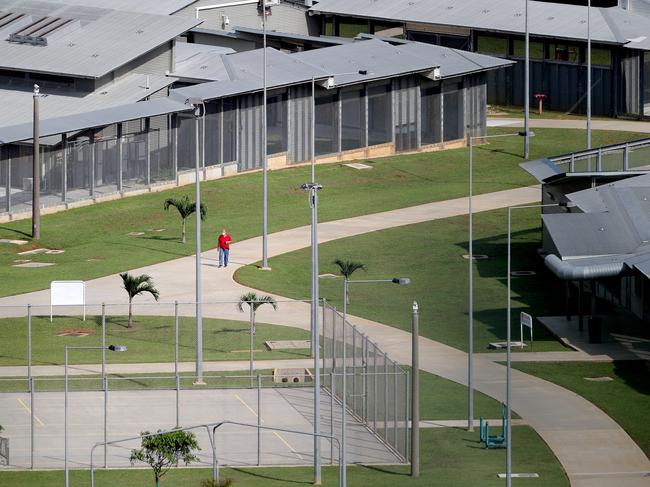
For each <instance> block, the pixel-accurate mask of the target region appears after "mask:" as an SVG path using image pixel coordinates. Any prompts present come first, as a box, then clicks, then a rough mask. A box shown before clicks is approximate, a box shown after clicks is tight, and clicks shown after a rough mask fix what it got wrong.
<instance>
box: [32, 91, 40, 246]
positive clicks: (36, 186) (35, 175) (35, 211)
mask: <svg viewBox="0 0 650 487" xmlns="http://www.w3.org/2000/svg"><path fill="white" fill-rule="evenodd" d="M33 96H34V136H33V142H34V146H33V154H32V162H33V165H32V238H33V239H34V240H38V239H40V238H41V160H40V155H41V148H40V142H41V141H40V130H41V129H40V114H39V109H40V107H39V98H40V97H41V95H40V93H39V88H38V85H34V95H33Z"/></svg>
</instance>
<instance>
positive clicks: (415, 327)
mask: <svg viewBox="0 0 650 487" xmlns="http://www.w3.org/2000/svg"><path fill="white" fill-rule="evenodd" d="M419 324H420V308H419V306H418V303H417V302H416V301H413V317H412V321H411V375H412V376H413V379H412V380H411V477H419V476H420V344H419V340H420V331H419Z"/></svg>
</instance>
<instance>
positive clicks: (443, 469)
mask: <svg viewBox="0 0 650 487" xmlns="http://www.w3.org/2000/svg"><path fill="white" fill-rule="evenodd" d="M477 436H478V433H477V432H475V433H468V432H466V431H464V430H461V429H454V428H444V429H427V430H421V448H422V452H421V464H420V465H421V467H420V477H419V478H417V479H415V478H411V477H410V476H409V475H408V472H409V467H407V466H352V467H349V468H348V485H349V486H350V487H365V486H368V485H372V486H374V487H394V486H395V485H400V486H404V487H430V486H432V485H440V486H445V487H468V486H476V485H480V486H483V487H492V486H494V487H497V486H502V485H503V483H504V481H503V479H499V478H497V473H501V472H504V471H505V451H504V450H486V449H484V448H482V446H481V445H480V444H479V443H478V441H477ZM512 436H513V444H517V445H518V447H517V448H514V449H513V470H514V471H515V472H537V473H539V475H540V478H539V479H534V480H530V479H513V485H521V486H523V485H529V484H530V485H532V484H534V485H535V487H565V486H568V485H569V483H568V480H567V478H566V476H565V474H564V472H563V470H562V467H561V466H560V464H559V462H558V461H557V459H556V458H555V457H554V456H553V454H552V452H551V451H550V450H549V449H548V447H547V446H546V444H545V443H544V442H543V441H542V440H541V438H540V437H539V436H538V435H537V434H536V433H535V432H534V431H533V430H532V429H531V428H529V427H527V426H515V427H513V429H512ZM312 472H313V471H312V470H311V469H309V468H304V467H298V468H259V469H250V468H249V469H223V470H222V478H225V477H229V478H232V479H233V480H234V484H233V487H289V486H296V485H311V483H312V480H313V473H312ZM337 475H338V469H337V468H336V467H325V468H323V485H324V486H331V487H333V486H336V485H338V478H337ZM210 476H211V471H210V470H209V469H178V470H172V471H170V472H169V473H168V474H167V475H166V476H165V477H163V480H162V482H161V487H200V485H201V481H202V480H203V479H208V478H210ZM70 480H71V485H74V486H75V487H82V486H88V485H89V474H88V471H80V470H73V471H72V472H71V477H70ZM62 483H63V472H62V471H43V472H2V471H0V484H1V485H7V486H11V487H32V486H36V485H37V486H38V487H58V486H59V485H62ZM95 485H96V486H97V487H116V486H119V487H136V486H137V487H143V486H148V485H151V486H153V475H152V474H151V471H150V470H145V469H142V470H140V469H138V470H108V471H101V470H100V471H97V475H96V478H95Z"/></svg>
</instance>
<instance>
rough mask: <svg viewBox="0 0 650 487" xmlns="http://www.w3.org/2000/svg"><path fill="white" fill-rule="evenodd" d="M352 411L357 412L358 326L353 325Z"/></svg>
mask: <svg viewBox="0 0 650 487" xmlns="http://www.w3.org/2000/svg"><path fill="white" fill-rule="evenodd" d="M352 411H354V413H355V414H356V412H357V327H356V325H353V326H352Z"/></svg>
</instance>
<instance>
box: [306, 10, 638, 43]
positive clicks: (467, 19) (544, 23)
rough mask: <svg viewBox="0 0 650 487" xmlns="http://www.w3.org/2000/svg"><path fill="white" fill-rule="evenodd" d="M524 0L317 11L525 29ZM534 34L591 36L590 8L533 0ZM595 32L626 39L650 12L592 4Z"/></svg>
mask: <svg viewBox="0 0 650 487" xmlns="http://www.w3.org/2000/svg"><path fill="white" fill-rule="evenodd" d="M524 8H525V2H523V1H522V0H471V1H457V0H373V1H368V0H360V1H352V0H320V1H319V2H318V3H317V4H316V5H314V6H313V7H312V8H311V9H310V10H311V12H313V13H323V14H336V15H342V16H349V17H361V18H368V19H380V20H387V21H396V22H418V23H424V24H436V25H446V26H455V27H466V28H471V29H480V30H486V31H494V32H508V33H518V34H523V33H524V32H525V23H524V18H525V16H524ZM528 9H529V12H528V14H529V16H528V17H529V31H530V33H531V35H536V36H544V37H558V38H564V39H579V40H586V39H587V8H586V7H584V6H580V5H569V4H561V3H550V2H535V1H530V2H528ZM590 17H591V19H590V30H591V38H592V40H593V41H595V42H603V43H611V44H626V43H627V42H628V41H629V40H630V39H634V38H639V37H644V36H648V35H649V33H650V18H648V17H646V16H645V15H640V14H637V13H635V12H632V11H630V10H624V9H621V8H619V7H610V8H596V7H592V8H591V15H590Z"/></svg>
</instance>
